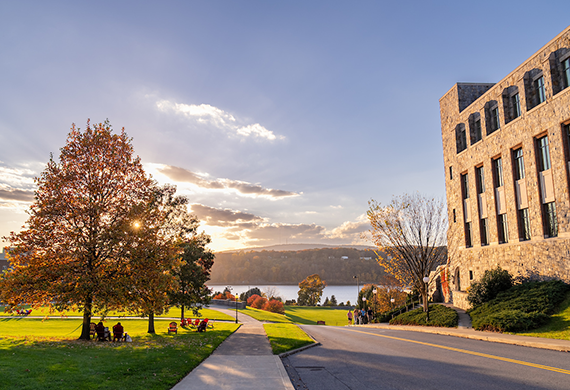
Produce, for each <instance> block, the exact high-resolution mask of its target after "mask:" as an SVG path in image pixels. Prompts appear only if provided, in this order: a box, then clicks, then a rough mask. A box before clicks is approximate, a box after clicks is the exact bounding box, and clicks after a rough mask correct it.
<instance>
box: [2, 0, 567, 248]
mask: <svg viewBox="0 0 570 390" xmlns="http://www.w3.org/2000/svg"><path fill="white" fill-rule="evenodd" d="M537 4H538V3H536V2H535V1H532V2H530V1H500V0H494V1H487V0H481V1H477V2H462V1H429V2H428V1H425V0H421V1H397V2H396V1H381V0H379V1H351V2H347V1H294V0H293V1H253V0H252V1H246V0H244V1H236V0H228V1H215V0H212V1H168V0H163V1H160V2H151V1H140V0H139V1H119V0H114V1H97V2H78V1H49V2H45V1H18V2H15V1H9V0H0V145H1V146H2V147H1V149H0V237H5V236H7V235H8V234H9V233H10V232H11V231H16V232H17V231H19V230H20V229H21V228H22V226H23V225H24V224H25V221H26V220H27V217H28V215H27V214H26V210H27V209H28V208H29V206H30V204H31V203H30V202H31V201H33V191H34V189H35V185H34V177H37V176H39V175H40V174H41V172H42V171H43V170H44V169H45V165H46V163H47V162H48V160H49V158H50V153H53V155H54V157H55V158H56V159H57V157H58V156H59V150H60V148H62V147H63V146H64V145H65V142H66V137H67V134H68V133H69V131H70V128H71V125H72V124H73V123H75V124H76V125H77V126H78V127H80V128H85V125H86V123H87V120H88V119H90V120H91V122H95V123H99V122H103V121H105V119H109V121H110V122H111V124H112V126H113V128H114V129H115V131H116V132H119V131H120V129H121V128H123V127H124V128H125V130H126V132H127V134H128V135H129V136H130V137H132V139H133V141H132V142H133V145H134V149H135V153H136V154H137V155H139V156H140V157H141V159H142V162H143V165H144V168H145V170H146V172H147V173H148V174H150V175H152V177H153V178H154V179H155V180H156V181H157V182H159V183H161V184H166V183H170V184H174V185H176V186H177V188H178V194H180V195H184V196H187V197H188V198H189V200H190V204H191V210H190V211H191V212H192V213H194V214H196V215H197V216H198V218H199V219H200V221H201V227H200V229H201V230H203V231H205V232H206V233H208V234H210V235H211V237H212V244H211V248H212V249H214V250H227V249H239V248H245V247H254V246H267V245H276V244H293V243H310V244H329V245H349V244H370V243H369V242H367V241H365V240H363V239H362V237H361V233H362V232H365V231H367V230H368V228H369V225H368V224H367V221H366V211H367V209H368V201H369V200H370V199H375V200H377V201H379V202H381V203H382V204H386V203H389V202H390V201H391V199H392V197H393V196H397V195H400V194H403V193H412V192H420V193H422V194H424V195H428V196H434V197H440V198H444V197H445V177H444V167H443V152H442V145H441V127H440V114H439V99H440V98H441V97H442V96H443V95H444V94H445V93H446V92H447V91H448V90H449V89H450V88H451V87H452V86H453V85H454V84H455V83H456V82H498V81H499V80H501V79H502V78H503V77H505V76H506V75H507V74H508V73H509V72H511V71H512V70H513V69H514V68H516V67H517V66H518V65H519V64H521V63H522V62H523V61H524V60H526V59H527V58H528V57H530V56H531V55H532V54H534V53H535V52H536V51H538V50H539V49H540V48H541V47H542V46H543V45H545V44H546V43H547V42H548V41H550V40H551V39H552V38H554V37H555V36H556V35H557V34H558V33H560V32H561V31H562V30H563V29H565V28H566V27H567V26H568V23H569V19H568V17H567V15H568V14H570V2H568V1H567V0H566V1H543V2H541V3H540V6H538V5H537ZM2 242H3V245H7V242H6V241H5V240H4V241H2Z"/></svg>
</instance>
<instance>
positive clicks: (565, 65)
mask: <svg viewBox="0 0 570 390" xmlns="http://www.w3.org/2000/svg"><path fill="white" fill-rule="evenodd" d="M562 80H563V83H564V88H568V87H570V58H566V59H565V60H564V61H562Z"/></svg>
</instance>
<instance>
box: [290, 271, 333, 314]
mask: <svg viewBox="0 0 570 390" xmlns="http://www.w3.org/2000/svg"><path fill="white" fill-rule="evenodd" d="M326 286H327V283H326V282H325V281H324V280H321V277H320V276H319V275H317V274H313V275H309V276H307V277H306V278H305V279H304V280H303V281H302V282H301V283H299V292H298V293H297V295H298V297H299V298H298V300H297V301H298V304H299V305H300V306H316V305H317V303H319V302H320V301H321V297H322V295H323V290H324V288H325V287H326Z"/></svg>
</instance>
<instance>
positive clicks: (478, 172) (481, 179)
mask: <svg viewBox="0 0 570 390" xmlns="http://www.w3.org/2000/svg"><path fill="white" fill-rule="evenodd" d="M475 182H476V183H475V184H476V186H477V193H478V194H482V193H483V192H485V172H484V170H483V166H480V167H477V168H475Z"/></svg>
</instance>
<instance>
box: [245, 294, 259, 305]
mask: <svg viewBox="0 0 570 390" xmlns="http://www.w3.org/2000/svg"><path fill="white" fill-rule="evenodd" d="M257 298H260V296H259V295H257V294H253V295H252V296H251V297H249V298H247V305H248V306H251V304H252V303H253V302H255V300H256V299H257Z"/></svg>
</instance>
